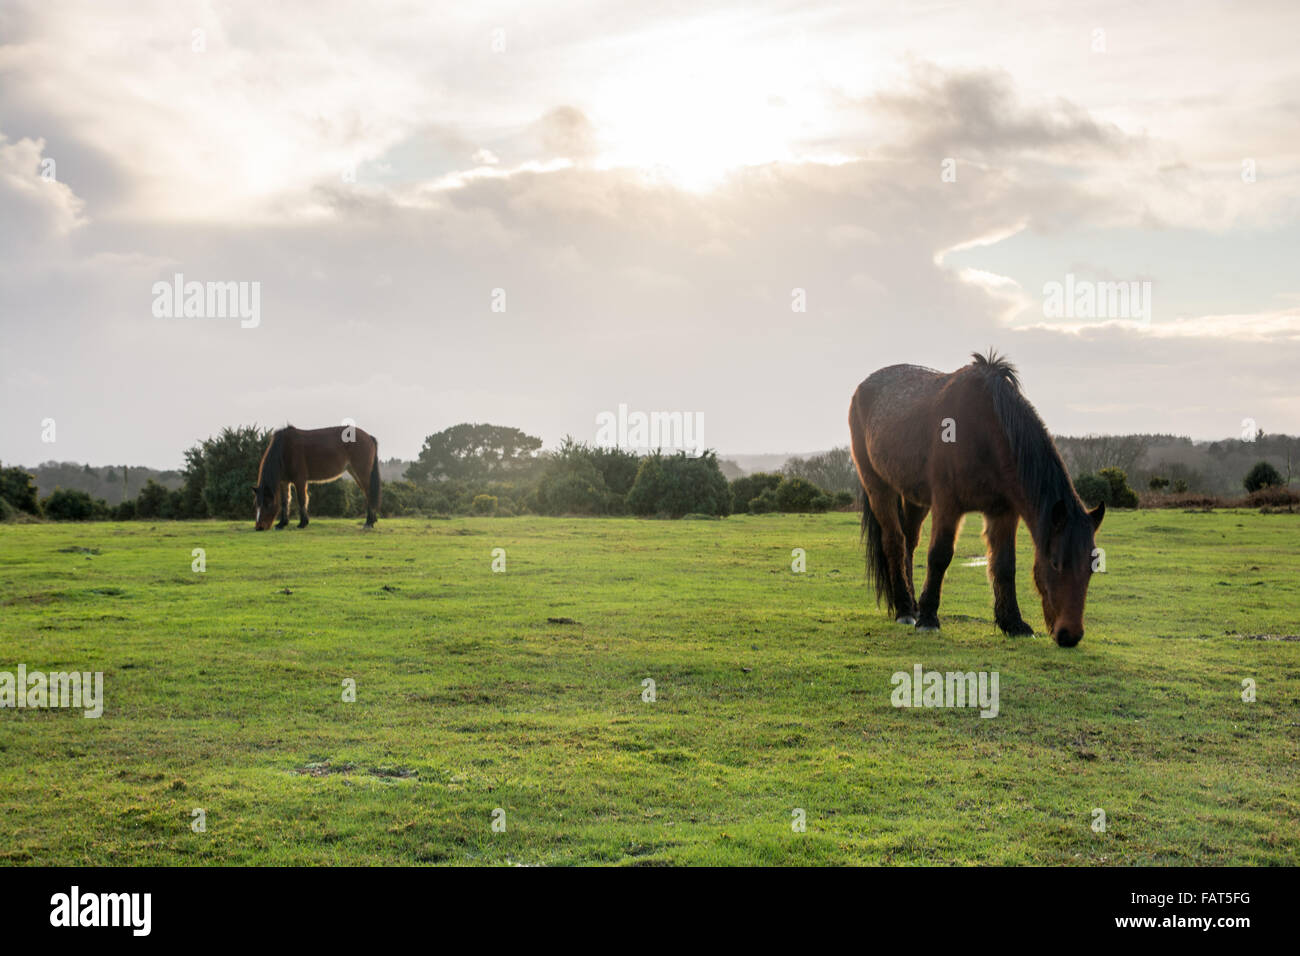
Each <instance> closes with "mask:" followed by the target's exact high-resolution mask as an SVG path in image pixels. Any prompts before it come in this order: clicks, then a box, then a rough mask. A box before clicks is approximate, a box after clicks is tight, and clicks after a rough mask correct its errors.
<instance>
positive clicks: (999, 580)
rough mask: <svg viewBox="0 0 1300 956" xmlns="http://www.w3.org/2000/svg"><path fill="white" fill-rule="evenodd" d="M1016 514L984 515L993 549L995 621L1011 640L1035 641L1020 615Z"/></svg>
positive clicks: (991, 571)
mask: <svg viewBox="0 0 1300 956" xmlns="http://www.w3.org/2000/svg"><path fill="white" fill-rule="evenodd" d="M1019 524H1020V516H1019V515H1017V514H1016V513H1015V512H1014V511H1007V512H1004V513H1002V514H997V515H991V514H985V515H984V540H985V542H986V543H987V544H988V547H989V581H991V582H992V584H993V619H994V620H995V621H997V625H998V627H999V628H1001V629H1002V633H1004V634H1006V635H1007V636H1008V637H1033V636H1034V629H1033V628H1032V627H1030V626H1029V625H1028V624H1026V623H1025V619H1024V618H1023V617H1021V615H1020V604H1019V602H1018V601H1016V528H1017V526H1019Z"/></svg>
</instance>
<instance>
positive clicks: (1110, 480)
mask: <svg viewBox="0 0 1300 956" xmlns="http://www.w3.org/2000/svg"><path fill="white" fill-rule="evenodd" d="M1097 477H1099V478H1101V479H1103V480H1104V481H1105V482H1106V483H1107V484H1108V485H1110V501H1108V502H1106V504H1108V505H1114V506H1115V507H1116V508H1136V507H1137V506H1138V496H1137V492H1136V491H1134V490H1133V489H1132V488H1130V487H1129V486H1128V475H1126V474H1125V473H1124V470H1123V469H1121V468H1103V469H1101V471H1099V472H1097Z"/></svg>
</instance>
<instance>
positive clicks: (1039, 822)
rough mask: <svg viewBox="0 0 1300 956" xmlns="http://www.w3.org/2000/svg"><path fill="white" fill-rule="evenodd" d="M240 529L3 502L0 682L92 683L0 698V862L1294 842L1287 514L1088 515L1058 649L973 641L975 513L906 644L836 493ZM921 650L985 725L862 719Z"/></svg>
mask: <svg viewBox="0 0 1300 956" xmlns="http://www.w3.org/2000/svg"><path fill="white" fill-rule="evenodd" d="M251 525H252V521H251V519H250V520H249V521H248V522H244V523H240V524H229V523H219V522H195V523H167V522H159V523H157V524H155V525H150V524H148V523H145V522H138V523H128V524H83V525H53V524H46V525H8V526H0V637H2V639H3V652H2V653H0V671H6V670H7V671H11V672H12V671H16V669H17V666H18V664H20V663H22V664H25V665H26V667H27V669H28V670H29V671H32V670H44V671H60V670H73V669H76V670H89V671H103V672H104V684H105V704H104V714H103V716H102V717H101V718H100V719H98V720H94V719H85V718H83V716H82V714H81V711H79V710H78V711H72V710H30V709H25V710H10V709H5V710H0V806H2V807H3V813H2V814H0V861H3V862H4V863H9V864H13V863H31V864H135V863H140V864H144V863H148V864H214V863H215V864H236V863H239V864H321V863H346V864H413V863H444V864H505V863H523V864H543V865H555V864H590V863H624V864H628V863H631V864H665V863H678V864H681V863H686V864H691V863H702V864H819V863H843V864H864V863H865V864H876V863H886V864H922V863H924V864H939V863H957V864H970V863H990V864H1021V863H1044V864H1230V863H1244V864H1255V863H1258V864H1294V863H1295V862H1296V858H1297V850H1298V849H1300V795H1298V792H1297V777H1298V775H1300V773H1298V769H1297V768H1298V767H1300V760H1298V758H1300V707H1298V706H1297V705H1298V704H1300V642H1297V636H1296V635H1297V634H1300V581H1298V580H1297V573H1296V572H1297V569H1298V568H1300V518H1297V516H1295V515H1260V514H1256V513H1253V512H1244V511H1243V512H1218V513H1214V514H1192V513H1186V514H1185V513H1178V512H1136V513H1133V512H1130V513H1122V512H1121V513H1113V514H1108V515H1107V517H1106V522H1105V524H1104V525H1103V527H1102V530H1101V532H1100V534H1099V537H1098V544H1099V545H1101V546H1102V547H1104V548H1105V550H1106V560H1107V572H1108V573H1106V574H1105V575H1098V576H1095V577H1094V579H1093V585H1092V589H1091V592H1090V596H1089V605H1088V614H1087V636H1086V637H1085V638H1084V641H1083V643H1082V644H1081V645H1080V646H1079V647H1077V648H1075V649H1073V650H1062V649H1060V648H1058V647H1056V646H1055V645H1054V644H1053V643H1052V642H1051V641H1050V639H1048V638H1045V637H1042V636H1039V637H1035V638H1032V639H1015V640H1013V639H1008V638H1005V637H1003V636H1002V635H1001V634H1000V633H998V632H997V631H996V630H995V628H994V627H993V624H992V609H991V594H990V590H989V586H988V583H987V580H986V578H985V572H984V568H983V567H979V566H974V565H970V564H968V562H970V561H971V560H972V559H973V558H976V557H980V556H982V553H983V552H982V544H981V542H980V540H979V537H978V535H979V531H980V522H979V519H978V517H974V518H972V519H971V520H970V521H969V522H968V523H967V526H966V528H965V530H964V532H963V534H962V537H961V539H960V541H959V542H958V548H957V558H956V560H955V561H954V562H953V566H952V568H951V569H950V570H949V572H948V577H947V584H946V587H945V594H944V602H943V606H942V607H941V609H940V616H941V618H942V619H943V623H944V627H943V630H942V631H941V632H939V633H917V632H915V631H913V630H911V629H909V628H905V627H902V626H899V625H895V624H893V623H891V622H889V621H888V620H886V619H885V617H884V615H883V613H882V612H879V611H877V610H876V608H875V607H874V603H873V601H872V600H870V599H869V596H868V591H867V588H866V586H865V584H864V582H863V573H862V566H863V559H862V553H861V551H860V549H859V546H858V527H857V516H856V515H851V514H831V515H821V516H779V517H778V516H772V517H751V516H744V517H733V518H729V519H726V520H723V521H676V522H668V521H641V520H632V519H628V520H621V519H608V520H603V519H587V520H581V519H579V520H560V519H546V518H508V519H492V518H473V519H471V518H465V519H453V520H441V521H439V520H428V521H426V520H417V519H409V520H400V521H399V520H390V521H382V522H380V525H379V529H378V531H376V532H373V533H365V532H362V531H361V530H360V529H359V528H358V526H357V524H355V523H354V522H351V521H342V520H333V521H331V520H329V519H323V520H317V521H315V522H314V523H313V524H312V526H311V527H310V528H309V529H308V530H306V531H297V530H288V531H283V532H267V533H264V534H255V533H253V531H252V528H251ZM927 534H928V531H927ZM1020 543H1021V559H1020V581H1019V590H1020V597H1021V604H1022V607H1023V609H1024V612H1025V617H1026V619H1027V620H1029V621H1030V622H1031V623H1033V624H1034V625H1035V626H1036V627H1041V626H1042V620H1041V618H1042V615H1041V612H1040V610H1039V605H1038V601H1037V598H1036V596H1035V595H1034V594H1033V593H1032V586H1031V585H1030V583H1029V576H1028V568H1029V562H1030V559H1031V554H1030V551H1029V542H1028V535H1027V534H1025V532H1024V531H1023V529H1022V531H1021V535H1020ZM923 546H924V539H923ZM194 548H203V549H205V552H206V563H207V569H206V571H205V572H204V573H196V572H195V571H193V570H192V569H191V562H192V560H193V558H192V557H191V551H192V549H194ZM494 548H504V549H505V552H506V562H507V564H506V568H507V569H506V571H505V572H504V573H494V572H493V571H492V560H493V558H492V551H493V549H494ZM793 548H803V549H805V551H806V554H807V570H806V572H805V573H802V574H796V573H793V572H792V570H791V560H792V559H791V549H793ZM88 551H89V553H87V552H88ZM922 557H923V555H922V554H918V559H921V558H922ZM920 574H921V570H920V569H918V584H919V580H920V578H919V575H920ZM548 618H571V619H573V621H575V622H576V623H567V624H566V623H559V624H557V623H548V620H547V619H548ZM918 663H919V664H922V665H923V666H924V667H925V669H927V670H930V669H938V670H943V671H948V670H961V671H972V670H973V671H997V672H998V673H999V676H1000V713H999V715H998V716H997V717H996V718H992V719H983V718H981V717H980V716H979V714H978V712H977V711H976V710H971V709H935V708H932V709H918V708H907V709H896V708H894V707H893V706H892V705H891V703H890V697H891V693H892V690H893V687H892V685H891V681H890V678H891V675H892V674H893V673H894V672H896V671H908V672H910V671H911V670H912V667H913V665H914V664H918ZM645 678H651V679H653V681H654V682H655V685H656V686H655V690H656V697H657V699H656V700H655V701H654V702H644V701H643V700H642V693H643V688H642V681H643V680H644V679H645ZM1247 678H1249V679H1251V680H1253V681H1254V682H1255V685H1256V693H1257V697H1258V699H1257V700H1256V701H1255V702H1253V703H1247V702H1244V701H1243V700H1242V690H1243V684H1242V682H1243V680H1245V679H1247ZM346 679H352V680H355V682H356V701H355V702H353V703H349V702H344V701H343V699H342V698H343V682H344V681H345V680H346ZM195 808H202V809H203V810H204V812H205V814H206V826H207V829H206V832H202V833H196V832H193V830H192V829H191V811H192V810H194V809H195ZM497 808H501V809H502V810H504V812H505V816H504V822H505V830H504V832H499V831H494V829H493V826H492V823H493V811H494V810H495V809H497ZM796 808H800V809H803V810H804V812H805V814H806V831H805V832H795V830H794V828H793V827H792V819H793V817H792V814H793V812H794V811H795V810H796ZM1094 808H1098V809H1102V810H1104V812H1105V814H1106V823H1107V826H1106V830H1105V832H1104V833H1098V832H1094V829H1093V826H1092V824H1093V821H1094V815H1093V810H1094Z"/></svg>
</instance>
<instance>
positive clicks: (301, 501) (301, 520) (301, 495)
mask: <svg viewBox="0 0 1300 956" xmlns="http://www.w3.org/2000/svg"><path fill="white" fill-rule="evenodd" d="M293 487H294V490H295V491H297V492H298V527H299V528H305V527H307V521H308V519H307V482H306V481H305V480H304V481H295V482H294V483H293Z"/></svg>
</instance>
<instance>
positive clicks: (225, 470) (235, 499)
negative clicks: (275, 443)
mask: <svg viewBox="0 0 1300 956" xmlns="http://www.w3.org/2000/svg"><path fill="white" fill-rule="evenodd" d="M269 438H270V432H269V431H263V430H260V429H258V428H257V427H256V426H239V427H237V428H223V429H222V430H221V434H220V435H218V436H217V437H216V438H209V439H207V440H206V441H205V442H203V492H202V494H203V503H204V505H205V506H206V508H207V513H208V514H209V515H211V516H212V517H214V518H251V517H252V515H253V493H252V488H253V485H254V484H255V483H256V482H257V466H258V464H259V463H260V462H261V460H262V452H263V451H265V450H266V445H267V441H268V440H269Z"/></svg>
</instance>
